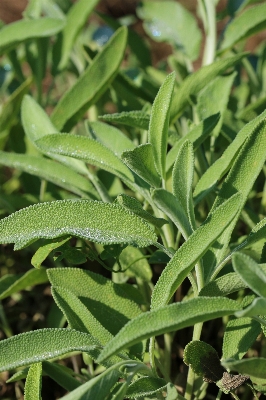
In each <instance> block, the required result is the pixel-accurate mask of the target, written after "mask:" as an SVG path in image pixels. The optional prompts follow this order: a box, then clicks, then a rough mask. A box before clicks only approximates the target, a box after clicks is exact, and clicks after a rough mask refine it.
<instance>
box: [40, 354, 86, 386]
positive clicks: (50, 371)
mask: <svg viewBox="0 0 266 400" xmlns="http://www.w3.org/2000/svg"><path fill="white" fill-rule="evenodd" d="M42 367H43V372H44V373H45V374H47V375H48V376H50V378H51V379H53V380H54V381H55V382H57V383H58V384H59V385H60V386H62V387H63V388H64V389H66V390H68V391H71V390H74V389H76V388H77V387H79V386H80V385H81V382H79V381H78V380H77V379H75V378H73V376H72V375H71V374H73V373H74V372H73V370H71V369H68V368H66V367H65V366H63V365H60V364H56V363H53V362H49V361H43V363H42Z"/></svg>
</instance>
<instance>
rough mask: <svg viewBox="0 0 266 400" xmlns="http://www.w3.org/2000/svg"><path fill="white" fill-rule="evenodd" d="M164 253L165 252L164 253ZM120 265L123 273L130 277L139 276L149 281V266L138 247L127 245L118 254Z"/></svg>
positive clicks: (150, 275)
mask: <svg viewBox="0 0 266 400" xmlns="http://www.w3.org/2000/svg"><path fill="white" fill-rule="evenodd" d="M164 254H165V253H164ZM119 262H120V264H121V267H122V269H123V270H126V271H125V274H126V275H128V276H130V277H132V278H140V279H142V280H143V281H146V282H150V281H151V278H152V270H151V267H150V265H149V263H148V261H147V259H146V258H145V256H144V255H143V254H142V253H141V251H140V250H139V249H136V248H135V247H131V246H127V247H126V248H125V249H124V250H123V251H122V252H121V254H120V256H119Z"/></svg>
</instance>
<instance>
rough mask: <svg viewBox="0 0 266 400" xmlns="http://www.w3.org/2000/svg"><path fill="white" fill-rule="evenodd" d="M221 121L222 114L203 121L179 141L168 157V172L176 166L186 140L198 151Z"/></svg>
mask: <svg viewBox="0 0 266 400" xmlns="http://www.w3.org/2000/svg"><path fill="white" fill-rule="evenodd" d="M219 119H220V114H214V115H211V116H210V117H208V118H206V119H204V120H203V121H201V122H200V123H199V124H198V125H196V126H195V127H194V128H192V129H191V131H190V132H188V133H187V134H186V135H185V136H183V137H182V138H181V139H179V140H178V141H177V142H176V143H175V144H174V146H173V147H172V148H171V150H170V151H169V153H168V154H167V156H166V171H167V172H168V171H169V170H170V168H171V167H172V165H173V164H174V162H175V160H176V157H177V155H178V153H179V151H180V148H181V146H183V144H184V142H185V141H186V140H189V141H190V142H191V143H193V147H194V149H195V150H196V149H197V147H198V146H199V145H200V144H201V143H202V142H203V141H204V140H205V139H206V138H207V137H208V135H209V134H210V132H211V131H212V130H213V129H214V128H215V126H216V125H217V123H218V121H219Z"/></svg>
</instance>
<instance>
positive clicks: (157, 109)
mask: <svg viewBox="0 0 266 400" xmlns="http://www.w3.org/2000/svg"><path fill="white" fill-rule="evenodd" d="M174 84H175V73H174V72H172V73H171V74H170V75H168V76H167V78H166V79H165V81H164V83H163V84H162V86H161V87H160V90H159V92H158V94H157V96H156V97H155V100H154V102H153V105H152V109H151V118H150V125H149V132H148V139H149V143H151V144H152V146H153V155H154V161H155V167H156V169H157V172H158V173H159V174H160V176H161V177H162V178H165V162H166V152H167V138H168V128H169V114H170V106H171V100H172V95H173V91H174Z"/></svg>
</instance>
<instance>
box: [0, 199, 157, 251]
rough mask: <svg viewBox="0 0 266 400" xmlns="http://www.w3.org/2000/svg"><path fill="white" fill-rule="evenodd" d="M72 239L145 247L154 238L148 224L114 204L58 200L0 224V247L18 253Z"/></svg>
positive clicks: (22, 212) (21, 213)
mask: <svg viewBox="0 0 266 400" xmlns="http://www.w3.org/2000/svg"><path fill="white" fill-rule="evenodd" d="M64 235H74V236H78V237H81V238H83V239H90V240H92V241H95V242H97V243H105V244H111V243H128V244H132V245H136V246H139V247H141V246H142V247H145V246H149V245H150V244H152V243H154V242H155V241H156V235H155V234H154V232H153V231H152V229H151V228H150V227H149V225H148V224H146V223H145V222H143V221H142V219H140V218H139V217H137V216H136V215H134V214H132V213H130V212H129V211H127V210H125V208H123V207H121V206H119V205H118V204H107V203H102V202H97V201H90V200H76V201H75V200H59V201H53V202H51V203H39V204H35V205H33V206H30V207H27V208H24V209H22V210H20V211H17V212H15V213H14V214H11V215H9V216H8V217H6V218H4V219H2V220H1V221H0V243H15V247H14V248H15V249H21V248H23V247H25V246H27V245H28V244H30V243H31V242H32V241H35V240H36V239H40V238H47V239H53V238H56V237H61V236H64Z"/></svg>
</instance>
